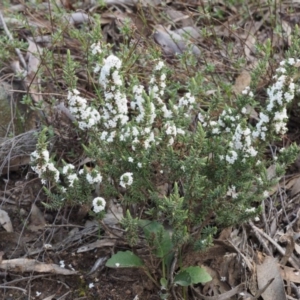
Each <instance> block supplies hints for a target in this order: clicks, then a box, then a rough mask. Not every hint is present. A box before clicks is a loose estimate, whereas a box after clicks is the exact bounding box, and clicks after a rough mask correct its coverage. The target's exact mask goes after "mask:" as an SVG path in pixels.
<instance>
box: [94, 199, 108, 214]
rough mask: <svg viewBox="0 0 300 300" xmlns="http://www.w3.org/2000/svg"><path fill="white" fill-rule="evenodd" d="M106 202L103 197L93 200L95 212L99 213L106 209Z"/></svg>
mask: <svg viewBox="0 0 300 300" xmlns="http://www.w3.org/2000/svg"><path fill="white" fill-rule="evenodd" d="M105 204H106V201H105V200H104V199H103V198H102V197H96V198H94V200H93V211H94V212H95V213H99V212H101V211H103V210H104V209H105Z"/></svg>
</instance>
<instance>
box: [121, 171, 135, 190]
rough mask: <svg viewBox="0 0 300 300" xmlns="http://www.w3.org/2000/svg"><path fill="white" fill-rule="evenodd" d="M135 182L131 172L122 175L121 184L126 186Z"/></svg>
mask: <svg viewBox="0 0 300 300" xmlns="http://www.w3.org/2000/svg"><path fill="white" fill-rule="evenodd" d="M132 183H133V177H132V173H131V172H127V173H124V174H123V175H122V176H121V177H120V186H122V187H123V188H126V186H130V185H132Z"/></svg>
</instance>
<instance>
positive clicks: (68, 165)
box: [62, 164, 75, 174]
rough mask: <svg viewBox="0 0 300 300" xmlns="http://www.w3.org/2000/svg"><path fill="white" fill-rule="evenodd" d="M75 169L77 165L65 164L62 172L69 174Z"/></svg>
mask: <svg viewBox="0 0 300 300" xmlns="http://www.w3.org/2000/svg"><path fill="white" fill-rule="evenodd" d="M74 169H75V166H74V165H72V164H67V165H65V166H64V167H63V169H62V173H63V174H67V173H69V171H70V170H74Z"/></svg>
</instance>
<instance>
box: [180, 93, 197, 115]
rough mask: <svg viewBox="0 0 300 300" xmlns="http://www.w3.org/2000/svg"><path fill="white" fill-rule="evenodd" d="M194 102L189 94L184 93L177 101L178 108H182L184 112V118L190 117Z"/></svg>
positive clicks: (193, 98)
mask: <svg viewBox="0 0 300 300" xmlns="http://www.w3.org/2000/svg"><path fill="white" fill-rule="evenodd" d="M195 102H196V100H195V97H194V96H192V95H191V93H186V94H185V95H184V96H183V97H182V98H180V99H179V102H178V108H183V109H184V111H185V117H190V114H189V113H190V112H191V110H192V109H193V108H194V104H195Z"/></svg>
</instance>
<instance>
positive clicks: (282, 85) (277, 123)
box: [253, 58, 299, 140]
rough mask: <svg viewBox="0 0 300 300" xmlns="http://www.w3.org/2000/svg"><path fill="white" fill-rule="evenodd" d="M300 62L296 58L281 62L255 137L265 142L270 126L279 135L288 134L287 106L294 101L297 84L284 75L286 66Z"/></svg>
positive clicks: (269, 89)
mask: <svg viewBox="0 0 300 300" xmlns="http://www.w3.org/2000/svg"><path fill="white" fill-rule="evenodd" d="M298 62H299V60H295V59H294V58H289V59H287V60H283V61H282V62H280V67H279V68H278V69H277V70H276V75H275V76H274V79H276V82H275V83H274V84H273V85H272V86H271V87H269V88H268V89H267V94H268V104H267V107H266V112H265V113H263V112H261V113H260V115H259V117H260V120H259V122H258V123H257V124H256V130H255V131H254V132H253V137H257V138H261V139H262V140H265V138H266V132H267V128H268V126H269V124H271V125H272V126H274V129H275V132H276V133H277V134H285V133H286V131H287V127H286V122H287V111H286V105H287V104H288V103H290V102H291V101H292V100H293V99H294V96H295V84H294V82H293V78H290V77H288V76H286V75H284V74H285V73H286V68H285V66H288V65H290V66H293V65H295V64H296V63H298Z"/></svg>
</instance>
